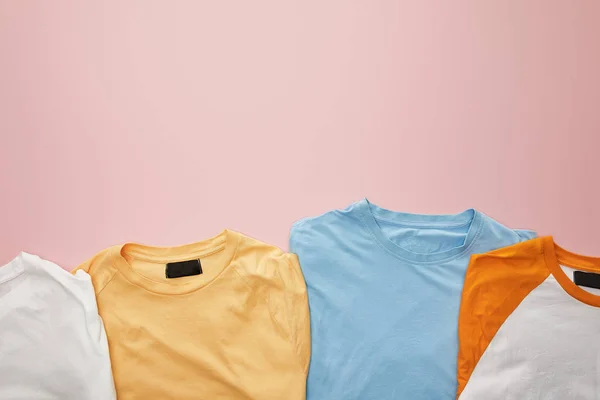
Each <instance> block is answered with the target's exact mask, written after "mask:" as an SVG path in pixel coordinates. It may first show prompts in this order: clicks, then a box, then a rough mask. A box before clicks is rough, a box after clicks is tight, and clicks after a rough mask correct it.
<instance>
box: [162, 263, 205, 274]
mask: <svg viewBox="0 0 600 400" xmlns="http://www.w3.org/2000/svg"><path fill="white" fill-rule="evenodd" d="M201 273H202V264H200V260H189V261H180V262H172V263H168V264H167V268H166V269H165V275H166V276H167V278H181V277H183V276H192V275H200V274H201Z"/></svg>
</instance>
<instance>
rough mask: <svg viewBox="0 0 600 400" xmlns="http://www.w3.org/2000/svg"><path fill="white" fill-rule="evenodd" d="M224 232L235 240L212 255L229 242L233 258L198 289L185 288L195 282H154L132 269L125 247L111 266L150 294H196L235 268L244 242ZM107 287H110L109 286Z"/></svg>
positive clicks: (238, 237) (115, 256) (229, 232)
mask: <svg viewBox="0 0 600 400" xmlns="http://www.w3.org/2000/svg"><path fill="white" fill-rule="evenodd" d="M224 232H227V233H228V235H231V236H228V238H231V237H232V236H233V238H234V239H233V240H232V239H225V242H224V243H223V244H222V246H223V248H221V249H218V250H216V249H212V250H213V253H211V254H214V253H216V252H219V251H222V250H223V249H224V248H226V247H227V243H228V242H229V243H230V244H231V245H232V246H233V247H234V248H233V249H232V250H231V252H232V255H231V257H230V258H229V259H228V261H227V264H226V265H225V266H224V267H223V269H222V270H221V271H219V273H218V274H217V275H216V276H214V277H213V278H212V279H211V280H210V281H208V282H206V283H204V284H202V285H199V286H196V287H192V288H185V286H187V285H191V284H192V283H194V281H190V282H187V283H184V284H179V285H172V284H170V283H168V282H161V281H157V280H154V279H152V278H149V277H147V276H145V275H143V274H141V273H139V272H138V271H135V270H134V269H133V268H132V267H131V264H129V262H127V260H126V259H125V258H124V257H123V255H122V254H121V250H122V248H123V247H124V246H125V245H122V246H117V247H116V254H113V259H112V260H111V261H112V262H111V264H112V266H113V268H115V269H116V270H117V271H118V272H119V274H121V275H122V276H123V277H124V278H125V280H126V281H127V282H129V283H131V284H132V285H134V286H135V287H138V288H140V289H142V290H144V291H147V292H149V293H153V294H157V295H162V296H181V295H186V294H190V293H195V292H198V291H200V290H202V289H205V288H207V287H209V286H210V285H212V284H213V283H214V282H216V281H217V280H219V279H220V278H221V277H222V276H223V275H224V274H225V272H226V271H227V270H229V269H230V267H232V266H233V264H234V262H235V259H236V257H237V254H238V250H239V248H240V241H241V240H242V238H241V237H240V235H239V234H237V233H235V232H233V231H229V230H225V231H224ZM209 240H210V239H209ZM231 242H233V243H231ZM192 244H193V243H192ZM122 263H125V264H126V265H119V264H122ZM124 270H125V271H124ZM130 275H132V276H133V277H135V278H133V277H132V276H130ZM138 279H141V280H142V282H144V281H145V282H147V283H148V285H146V284H144V283H141V282H140V281H139V280H138ZM109 283H110V282H109ZM165 285H166V288H165ZM106 286H108V284H107V285H106ZM106 286H105V287H106ZM149 286H161V287H163V288H165V290H157V289H153V288H151V287H149ZM182 288H183V289H182Z"/></svg>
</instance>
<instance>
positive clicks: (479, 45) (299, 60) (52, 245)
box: [0, 0, 600, 269]
mask: <svg viewBox="0 0 600 400" xmlns="http://www.w3.org/2000/svg"><path fill="white" fill-rule="evenodd" d="M599 20H600V2H599V1H593V0H588V1H584V0H580V1H576V0H573V1H559V0H518V1H517V0H511V1H481V0H472V1H438V2H432V1H412V2H408V1H398V0H387V1H383V0H380V1H365V0H362V1H358V0H343V1H342V0H334V1H312V0H308V1H307V0H303V1H282V0H277V1H275V0H272V1H264V0H258V1H212V2H209V1H161V2H159V1H126V2H122V1H103V2H80V1H52V2H43V1H10V0H0V135H1V136H0V138H1V140H0V190H1V196H0V263H5V262H7V261H8V260H9V259H11V258H12V257H14V256H15V255H16V254H17V252H18V251H20V250H26V251H28V252H32V253H37V254H39V255H41V256H43V257H45V258H48V259H50V260H53V261H55V262H58V263H60V264H61V265H63V266H64V267H65V268H67V269H70V268H72V267H74V266H75V265H77V264H78V263H79V262H82V261H84V260H85V259H87V258H88V257H90V256H91V255H93V254H94V253H96V252H97V251H99V250H101V249H102V248H104V247H106V246H109V245H112V244H116V243H120V242H124V241H137V242H143V243H147V244H154V245H174V244H181V243H187V242H191V241H197V240H201V239H203V238H206V237H208V236H212V235H214V234H216V233H217V232H218V231H220V230H221V229H223V228H225V227H227V228H230V229H236V230H240V231H242V232H244V233H247V234H249V235H251V236H254V237H257V238H259V239H262V240H264V241H267V242H271V243H274V244H277V245H280V246H282V247H284V248H287V237H288V232H289V228H290V226H291V224H292V222H293V221H295V220H297V219H299V218H302V217H304V216H309V215H316V214H320V213H322V212H325V211H327V210H330V209H333V208H343V207H345V206H346V205H348V204H349V203H351V202H352V201H355V200H358V199H360V198H361V197H365V196H366V197H368V198H369V199H370V200H371V201H373V202H374V203H376V204H378V205H380V206H383V207H387V208H392V209H396V210H402V211H408V212H425V213H450V212H458V211H462V210H463V209H465V208H469V207H476V208H479V209H480V210H482V211H484V212H486V213H488V214H489V215H491V216H493V217H495V218H496V219H498V220H500V221H501V222H504V223H505V224H507V225H510V226H513V227H523V228H533V229H536V230H538V231H539V232H540V233H541V234H554V235H555V237H556V239H557V241H558V242H559V243H561V244H562V245H563V246H565V247H569V248H571V249H572V250H574V251H578V252H586V253H589V254H599V255H600V246H598V238H599V235H598V232H597V227H598V225H599V224H600V209H599V207H598V204H599V202H600V189H599V188H598V185H597V184H598V165H599V160H598V156H597V154H598V149H599V146H600V45H599V42H598V41H599V38H600V24H599V23H598V21H599Z"/></svg>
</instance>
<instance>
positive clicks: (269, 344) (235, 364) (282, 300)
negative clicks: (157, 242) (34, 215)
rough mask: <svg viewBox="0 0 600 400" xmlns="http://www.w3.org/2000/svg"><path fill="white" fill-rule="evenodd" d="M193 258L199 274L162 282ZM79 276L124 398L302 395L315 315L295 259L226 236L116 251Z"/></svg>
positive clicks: (288, 398) (261, 399)
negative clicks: (171, 266)
mask: <svg viewBox="0 0 600 400" xmlns="http://www.w3.org/2000/svg"><path fill="white" fill-rule="evenodd" d="M188 260H194V261H190V262H191V263H192V265H193V266H195V267H198V269H200V268H201V271H202V272H201V274H196V275H193V276H183V277H178V278H167V277H166V273H165V271H166V269H165V268H166V264H167V263H173V262H181V261H188ZM195 260H200V262H199V263H198V264H197V265H196V262H195ZM77 269H83V270H84V271H87V272H88V273H89V274H90V275H91V277H92V282H93V284H94V289H95V292H96V298H97V301H98V309H99V312H100V315H101V317H102V319H103V320H104V325H105V328H106V333H107V335H108V342H109V349H110V357H111V362H112V368H113V375H114V379H115V386H116V389H117V396H118V398H119V400H129V399H143V400H147V399H157V400H164V399H177V400H187V399H194V400H197V399H207V400H219V399H245V400H246V399H256V400H282V399H285V400H300V399H305V398H306V376H307V370H308V364H309V360H310V327H309V312H308V301H307V294H306V285H305V282H304V278H303V276H302V272H301V270H300V266H299V264H298V259H297V257H296V256H295V255H294V254H289V253H284V252H283V251H281V250H279V249H278V248H276V247H273V246H270V245H267V244H264V243H261V242H259V241H257V240H254V239H251V238H249V237H246V236H244V235H241V234H239V233H236V232H232V231H224V232H223V233H221V234H220V235H218V236H216V237H214V238H212V239H208V240H206V241H203V242H198V243H195V244H190V245H185V246H181V247H171V248H157V247H148V246H143V245H139V244H125V245H121V246H114V247H111V248H108V249H106V250H104V251H102V252H100V253H98V254H97V255H96V256H95V257H93V258H92V259H91V260H89V261H87V262H86V263H84V264H82V265H80V266H79V267H78V268H77ZM196 272H199V271H196Z"/></svg>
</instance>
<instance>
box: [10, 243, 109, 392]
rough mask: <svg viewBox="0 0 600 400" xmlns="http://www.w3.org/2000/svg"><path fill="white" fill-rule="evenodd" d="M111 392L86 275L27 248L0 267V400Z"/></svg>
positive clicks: (105, 345)
mask: <svg viewBox="0 0 600 400" xmlns="http://www.w3.org/2000/svg"><path fill="white" fill-rule="evenodd" d="M115 398H116V396H115V388H114V383H113V379H112V374H111V365H110V358H109V354H108V343H107V341H106V333H105V331H104V326H103V323H102V319H101V318H100V316H99V315H98V309H97V307H96V296H95V295H94V288H93V287H92V281H91V279H90V277H89V275H88V274H86V273H85V272H83V271H79V272H77V274H75V275H71V274H69V273H68V272H67V271H65V270H63V269H62V268H60V267H59V266H58V265H56V264H54V263H51V262H50V261H46V260H42V259H41V258H39V257H37V256H34V255H31V254H27V253H21V254H20V255H19V256H18V257H17V258H15V259H14V260H13V261H11V262H10V263H9V264H7V265H5V266H3V267H0V399H10V400H33V399H61V400H62V399H64V400H111V399H115Z"/></svg>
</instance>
